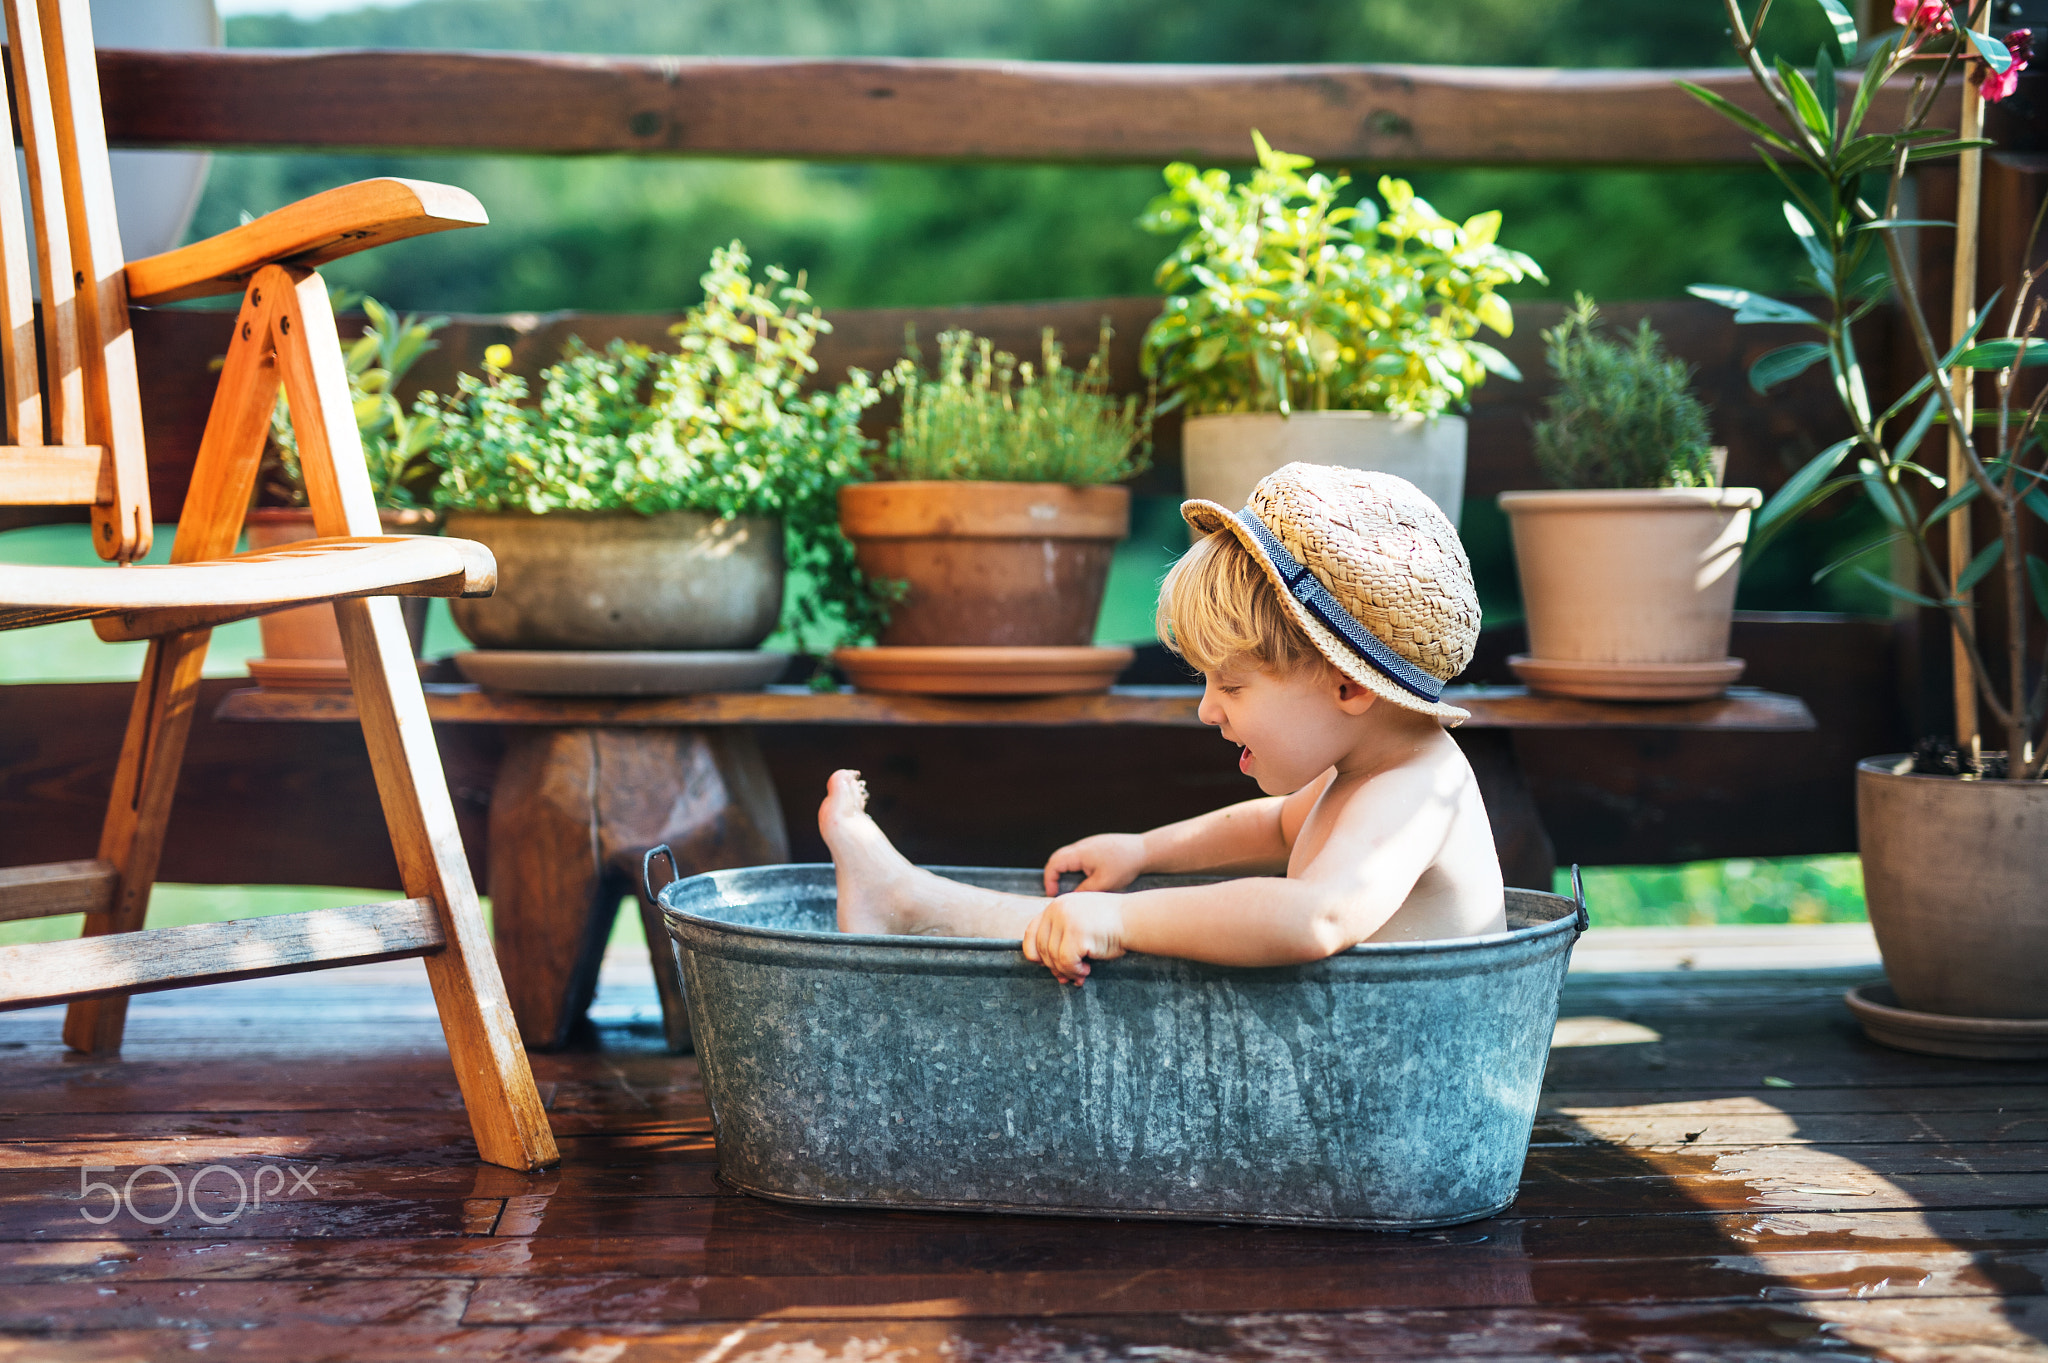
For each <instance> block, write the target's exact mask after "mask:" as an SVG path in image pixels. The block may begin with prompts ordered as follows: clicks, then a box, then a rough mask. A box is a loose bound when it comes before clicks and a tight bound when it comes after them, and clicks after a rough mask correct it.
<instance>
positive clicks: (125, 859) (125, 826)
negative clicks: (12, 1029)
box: [64, 629, 212, 1054]
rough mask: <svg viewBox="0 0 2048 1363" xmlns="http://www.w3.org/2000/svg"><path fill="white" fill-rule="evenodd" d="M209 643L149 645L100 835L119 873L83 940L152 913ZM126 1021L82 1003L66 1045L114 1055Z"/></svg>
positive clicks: (121, 1011)
mask: <svg viewBox="0 0 2048 1363" xmlns="http://www.w3.org/2000/svg"><path fill="white" fill-rule="evenodd" d="M211 638H212V631H210V630H203V629H200V630H191V631H188V632H187V633H184V634H172V635H168V636H166V637H164V638H162V639H153V640H151V641H150V645H149V654H148V657H147V659H146V660H145V661H144V662H143V665H142V679H141V681H139V682H137V683H136V686H135V700H134V702H133V703H132V704H131V706H130V708H129V711H128V731H127V736H126V737H124V738H123V739H122V740H121V760H120V762H119V764H118V765H117V766H116V767H115V769H114V790H113V793H112V794H111V795H110V796H109V797H108V799H107V819H106V822H105V823H104V824H102V825H101V828H100V850H99V855H100V857H101V859H102V860H105V861H110V862H112V863H114V865H115V867H116V868H117V869H118V870H119V871H120V876H121V879H120V886H119V889H118V890H117V891H116V892H115V899H114V907H113V909H112V910H111V911H109V912H107V913H94V914H87V915H86V919H85V931H84V934H83V935H84V936H87V937H98V936H100V935H102V934H104V933H109V932H134V931H136V930H137V929H138V928H140V927H141V926H142V925H143V921H144V919H145V918H147V916H148V914H149V892H150V889H151V887H152V886H154V885H155V884H156V867H157V859H158V858H159V857H160V856H161V855H162V853H163V846H164V826H165V825H166V824H167V823H168V822H169V821H170V817H171V796H172V795H173V794H174V793H175V792H176V790H177V788H178V768H179V766H180V765H181V764H182V763H183V762H184V759H185V739H186V737H187V736H188V735H189V734H190V733H191V732H192V710H193V706H194V705H195V704H196V702H197V701H198V698H199V673H200V669H201V668H203V667H204V666H205V665H206V645H207V642H208V640H210V639H211ZM127 1021H128V996H127V995H125V994H123V995H120V996H118V997H115V998H104V999H80V1000H79V1001H77V1002H76V1003H73V1004H72V1005H71V1006H70V1008H69V1009H67V1010H66V1011H65V1015H64V1044H65V1045H67V1046H69V1047H70V1048H71V1049H72V1050H74V1051H85V1052H87V1053H88V1054H96V1053H99V1052H103V1051H117V1050H119V1049H121V1032H122V1029H123V1028H124V1027H125V1026H126V1025H127Z"/></svg>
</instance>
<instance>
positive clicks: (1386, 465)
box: [1181, 412, 1465, 525]
mask: <svg viewBox="0 0 2048 1363" xmlns="http://www.w3.org/2000/svg"><path fill="white" fill-rule="evenodd" d="M1294 463H1301V464H1333V465H1336V466H1337V467H1339V468H1348V469H1372V470H1375V471H1377V472H1380V473H1392V474H1397V475H1399V476H1400V477H1402V478H1406V479H1407V480H1408V481H1409V482H1411V483H1413V484H1415V486H1416V487H1418V488H1420V489H1422V493H1423V495H1424V496H1426V497H1428V498H1429V499H1430V500H1431V501H1433V502H1435V503H1436V504H1437V506H1438V507H1439V508H1440V509H1441V510H1442V511H1443V513H1444V514H1445V515H1446V516H1449V517H1450V518H1451V524H1452V525H1456V524H1457V523H1458V513H1459V511H1460V509H1461V508H1462V507H1463V505H1464V500H1465V418H1463V417H1461V416H1440V417H1419V416H1389V415H1387V414H1386V413H1384V412H1296V413H1294V414H1293V415H1292V416H1280V415H1278V414H1276V413H1273V412H1231V413H1226V414H1223V415H1219V416H1196V417H1189V418H1188V420H1187V425H1186V426H1185V427H1184V428H1183V431H1182V435H1181V466H1182V470H1183V473H1184V476H1185V477H1186V480H1187V489H1188V496H1190V497H1201V498H1203V499H1205V500H1207V501H1211V502H1216V503H1219V504H1220V505H1223V506H1227V507H1229V508H1230V509H1231V510H1232V511H1235V510H1237V509H1238V508H1239V507H1241V506H1243V505H1244V504H1245V503H1246V502H1247V501H1249V500H1251V495H1252V489H1253V488H1254V487H1256V486H1257V485H1258V481H1259V479H1261V478H1263V477H1265V476H1266V475H1267V474H1269V473H1271V472H1273V471H1274V470H1276V469H1278V468H1280V467H1281V466H1282V465H1284V464H1294Z"/></svg>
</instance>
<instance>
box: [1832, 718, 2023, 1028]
mask: <svg viewBox="0 0 2048 1363" xmlns="http://www.w3.org/2000/svg"><path fill="white" fill-rule="evenodd" d="M1911 767H1912V763H1911V759H1910V758H1906V757H1900V756H1891V757H1874V758H1871V759H1870V760H1868V761H1866V762H1860V763H1858V764H1857V766H1856V836H1857V844H1858V846H1859V848H1860V850H1861V851H1862V853H1863V893H1864V897H1865V900H1866V901H1867V903H1868V904H1869V908H1870V926H1871V927H1872V929H1874V930H1875V931H1876V933H1877V945H1878V949H1879V950H1880V951H1881V952H1883V953H1884V969H1885V973H1886V974H1887V975H1889V976H1890V977H1891V983H1892V989H1893V991H1894V992H1895V993H1896V994H1897V995H1898V1001H1899V1003H1900V1004H1901V1005H1902V1006H1903V1007H1906V1008H1909V1009H1912V1010H1913V1011H1915V1012H1920V1013H1942V1014H1948V1015H1951V1016H1956V1017H1971V1018H2027V1019H2041V1018H2048V853H2044V851H2043V849H2044V848H2048V782H2044V781H1966V780H1962V779H1959V778H1957V777H1954V776H1916V775H1913V774H1912V770H1911Z"/></svg>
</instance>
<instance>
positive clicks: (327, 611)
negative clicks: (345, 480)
mask: <svg viewBox="0 0 2048 1363" xmlns="http://www.w3.org/2000/svg"><path fill="white" fill-rule="evenodd" d="M377 516H378V519H380V520H381V521H382V522H383V523H384V533H385V534H387V535H405V534H432V533H433V528H432V525H431V523H430V521H429V519H428V517H427V515H426V514H425V513H424V512H419V511H392V510H383V511H379V512H378V513H377ZM244 525H245V526H246V528H247V531H248V536H249V547H250V548H251V549H275V548H277V547H278V546H279V545H284V544H291V543H294V542H295V541H298V540H309V539H312V538H313V513H312V511H311V510H310V509H309V508H307V507H303V506H276V507H272V506H265V507H257V508H256V509H255V510H254V511H251V512H250V513H249V516H248V519H247V521H245V522H244ZM399 604H400V605H401V606H402V607H403V608H404V612H405V632H406V633H407V634H408V635H410V636H411V638H412V651H413V656H414V657H418V656H419V653H420V641H421V639H422V638H423V637H424V636H425V634H426V625H427V599H426V598H425V597H423V596H408V597H402V598H400V601H399ZM256 627H257V629H258V631H259V632H260V633H261V636H262V639H263V657H262V658H261V659H258V660H255V663H254V664H252V666H251V668H250V672H251V675H253V676H257V677H260V678H262V679H263V680H264V683H265V684H266V685H270V686H275V685H278V684H279V683H280V682H283V681H285V680H286V676H287V674H290V673H298V674H301V677H302V680H303V681H304V683H305V684H307V685H313V684H316V683H324V684H330V685H336V686H345V685H347V683H348V664H347V663H346V662H345V661H344V660H343V658H342V656H341V628H340V627H339V626H338V625H336V624H335V623H334V607H332V606H327V605H321V606H300V607H298V608H297V609H295V610H288V611H275V612H273V613H272V614H269V615H260V616H258V617H257V618H256ZM266 663H275V664H280V666H278V667H274V668H268V669H266V668H265V667H263V666H261V665H260V664H266ZM311 663H322V664H326V666H325V667H324V668H311V667H307V666H304V664H311ZM266 671H268V672H270V673H272V674H274V675H270V676H265V675H264V674H265V672H266ZM287 684H289V683H287Z"/></svg>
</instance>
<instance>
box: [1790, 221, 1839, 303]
mask: <svg viewBox="0 0 2048 1363" xmlns="http://www.w3.org/2000/svg"><path fill="white" fill-rule="evenodd" d="M1785 222H1786V225H1787V226H1789V227H1790V228H1791V229H1792V235H1793V236H1795V237H1797V238H1799V249H1800V250H1802V251H1804V252H1806V263H1807V264H1809V265H1811V266H1813V275H1814V278H1815V279H1816V280H1818V281H1819V282H1820V287H1821V291H1822V292H1823V293H1833V292H1834V291H1835V258H1834V256H1833V255H1832V254H1831V253H1830V252H1829V251H1828V248H1827V247H1826V246H1824V245H1822V244H1821V239H1820V234H1819V233H1818V232H1816V231H1815V230H1814V227H1813V222H1812V220H1811V219H1809V218H1808V217H1807V216H1806V215H1805V214H1804V213H1802V212H1800V211H1799V209H1798V207H1797V206H1795V205H1793V204H1790V203H1788V204H1786V205H1785Z"/></svg>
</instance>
